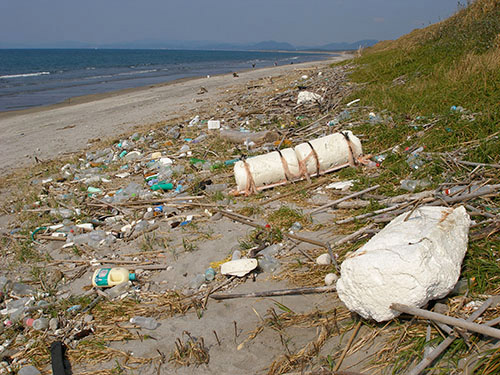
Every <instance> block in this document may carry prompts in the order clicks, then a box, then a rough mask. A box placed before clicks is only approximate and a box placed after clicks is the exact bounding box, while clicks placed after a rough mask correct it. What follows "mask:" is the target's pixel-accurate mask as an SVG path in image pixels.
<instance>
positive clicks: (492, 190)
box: [433, 185, 500, 206]
mask: <svg viewBox="0 0 500 375" xmlns="http://www.w3.org/2000/svg"><path fill="white" fill-rule="evenodd" d="M484 188H487V189H484V191H476V192H474V193H470V194H463V195H459V196H457V197H442V199H443V201H445V202H446V203H457V202H463V201H467V200H469V199H472V198H477V197H480V196H483V195H487V194H492V193H495V192H496V191H497V190H498V189H500V185H490V186H484ZM437 204H439V202H437ZM437 204H433V205H434V206H435V205H437Z"/></svg>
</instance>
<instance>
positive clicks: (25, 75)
mask: <svg viewBox="0 0 500 375" xmlns="http://www.w3.org/2000/svg"><path fill="white" fill-rule="evenodd" d="M48 74H50V72H37V73H24V74H10V75H5V76H0V79H9V78H23V77H37V76H44V75H48Z"/></svg>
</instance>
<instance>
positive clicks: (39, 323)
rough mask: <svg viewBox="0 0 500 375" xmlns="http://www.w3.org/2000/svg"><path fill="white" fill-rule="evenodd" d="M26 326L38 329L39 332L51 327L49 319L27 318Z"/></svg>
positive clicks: (25, 320)
mask: <svg viewBox="0 0 500 375" xmlns="http://www.w3.org/2000/svg"><path fill="white" fill-rule="evenodd" d="M24 324H25V325H26V326H27V327H33V329H36V330H37V331H42V330H44V329H47V328H48V327H49V320H48V319H47V318H38V319H32V318H25V319H24Z"/></svg>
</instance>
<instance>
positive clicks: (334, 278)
mask: <svg viewBox="0 0 500 375" xmlns="http://www.w3.org/2000/svg"><path fill="white" fill-rule="evenodd" d="M338 278H339V277H338V276H337V275H335V274H334V273H329V274H327V275H326V276H325V285H326V286H330V285H333V283H335V282H336V281H337V280H338Z"/></svg>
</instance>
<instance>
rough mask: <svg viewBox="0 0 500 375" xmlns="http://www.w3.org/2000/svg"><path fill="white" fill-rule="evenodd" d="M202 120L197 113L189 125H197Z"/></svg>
mask: <svg viewBox="0 0 500 375" xmlns="http://www.w3.org/2000/svg"><path fill="white" fill-rule="evenodd" d="M199 122H200V116H198V115H196V116H195V117H194V118H193V119H192V120H191V121H189V126H193V125H196V124H197V123H199Z"/></svg>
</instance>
